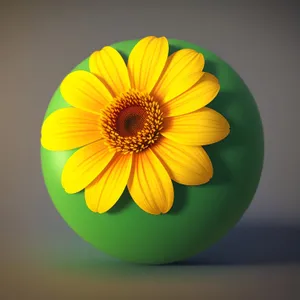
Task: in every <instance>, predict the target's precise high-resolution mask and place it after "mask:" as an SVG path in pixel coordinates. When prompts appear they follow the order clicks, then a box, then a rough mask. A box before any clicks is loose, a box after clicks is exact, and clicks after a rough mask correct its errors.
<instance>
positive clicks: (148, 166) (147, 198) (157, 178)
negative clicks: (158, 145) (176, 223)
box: [128, 149, 174, 215]
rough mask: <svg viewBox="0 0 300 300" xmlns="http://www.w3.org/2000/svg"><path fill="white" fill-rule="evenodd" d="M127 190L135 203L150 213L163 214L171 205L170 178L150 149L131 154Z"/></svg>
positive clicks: (171, 188)
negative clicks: (130, 169) (131, 161)
mask: <svg viewBox="0 0 300 300" xmlns="http://www.w3.org/2000/svg"><path fill="white" fill-rule="evenodd" d="M128 190H129V193H130V195H131V197H132V198H133V200H134V201H135V203H136V204H137V205H138V206H139V207H140V208H141V209H143V210H144V211H146V212H148V213H150V214H154V215H158V214H160V213H163V214H165V213H167V212H168V211H169V210H170V209H171V207H172V206H173V201H174V189H173V184H172V181H171V178H170V176H169V174H168V172H167V171H166V169H165V168H164V166H163V165H162V163H161V162H160V161H159V159H158V158H157V157H156V156H155V154H154V153H153V152H152V151H151V150H150V149H148V150H146V151H143V152H140V153H138V154H134V155H133V164H132V173H131V176H130V178H129V181H128Z"/></svg>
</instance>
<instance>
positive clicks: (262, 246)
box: [47, 224, 300, 280]
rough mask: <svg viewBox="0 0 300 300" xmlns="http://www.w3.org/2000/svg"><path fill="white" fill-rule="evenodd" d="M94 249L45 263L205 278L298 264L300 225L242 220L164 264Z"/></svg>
mask: <svg viewBox="0 0 300 300" xmlns="http://www.w3.org/2000/svg"><path fill="white" fill-rule="evenodd" d="M94 251H95V253H96V254H97V256H96V257H95V255H87V252H86V251H83V253H81V254H79V255H78V254H77V256H75V257H74V256H73V257H72V258H71V259H70V257H69V252H68V253H66V257H63V258H61V259H59V260H58V259H57V258H56V259H51V258H50V259H49V258H48V262H47V264H48V265H49V266H51V268H55V269H59V270H61V271H63V272H67V273H72V274H74V273H79V274H80V275H82V274H85V275H88V276H93V277H95V276H96V277H98V278H101V279H103V280H107V279H108V280H109V279H111V278H113V279H114V280H115V279H116V278H118V277H119V278H126V279H134V280H143V279H146V280H147V279H149V278H155V279H156V280H169V279H178V278H179V277H181V278H186V276H192V277H193V278H195V277H199V276H200V277H204V278H206V277H207V276H208V275H209V274H212V275H214V274H232V272H235V271H234V270H236V271H237V270H240V269H241V267H247V266H269V265H276V266H280V265H287V264H288V265H291V264H300V227H292V226H290V227H289V226H286V227H283V226H279V225H262V224H242V225H240V226H237V227H236V228H234V229H232V230H231V232H229V233H228V235H227V236H225V237H224V238H223V239H222V240H221V241H220V242H218V243H217V244H215V245H214V246H212V247H211V248H210V249H208V250H206V251H204V252H202V253H200V254H199V255H197V256H195V257H193V258H191V259H188V260H186V261H181V262H176V263H171V264H167V265H143V264H133V263H127V262H122V261H118V260H116V259H112V258H110V257H106V256H104V255H103V254H102V253H98V252H96V250H94ZM92 254H93V253H92ZM92 256H94V257H92ZM232 267H237V268H232ZM228 272H229V273H228ZM224 276H225V275H224ZM226 276H227V275H226Z"/></svg>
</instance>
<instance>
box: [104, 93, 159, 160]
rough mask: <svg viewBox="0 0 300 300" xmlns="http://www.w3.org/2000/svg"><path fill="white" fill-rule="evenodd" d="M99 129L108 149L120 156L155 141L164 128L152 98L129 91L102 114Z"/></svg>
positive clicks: (136, 151)
mask: <svg viewBox="0 0 300 300" xmlns="http://www.w3.org/2000/svg"><path fill="white" fill-rule="evenodd" d="M101 126H102V135H103V137H104V138H105V140H106V141H105V143H106V145H107V146H108V147H109V148H110V149H112V150H115V151H117V152H122V153H123V154H127V153H133V152H135V153H138V152H141V151H143V150H145V149H147V148H148V147H150V146H151V145H152V144H154V143H155V142H156V141H157V139H158V138H159V135H160V132H161V130H162V128H163V117H162V112H161V110H160V107H159V104H158V102H156V101H155V100H154V99H153V97H151V96H150V95H149V94H147V93H141V92H138V91H136V90H130V91H128V92H126V93H123V94H121V95H120V96H119V97H117V98H115V100H114V101H113V102H112V103H111V104H109V105H108V106H107V107H106V108H105V109H104V110H103V111H102V115H101Z"/></svg>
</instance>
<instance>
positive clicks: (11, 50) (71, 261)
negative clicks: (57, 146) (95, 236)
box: [0, 0, 300, 300]
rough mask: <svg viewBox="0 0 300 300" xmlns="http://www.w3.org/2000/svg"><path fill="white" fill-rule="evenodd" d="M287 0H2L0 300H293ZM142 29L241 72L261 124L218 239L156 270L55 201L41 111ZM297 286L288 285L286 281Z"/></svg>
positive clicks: (293, 64) (298, 163)
mask: <svg viewBox="0 0 300 300" xmlns="http://www.w3.org/2000/svg"><path fill="white" fill-rule="evenodd" d="M299 7H300V6H299V4H297V1H267V0H266V1H230V0H228V1H223V0H220V1H212V0H210V1H200V0H199V1H197V0H194V1H192V0H184V1H177V0H173V1H169V0H165V1H163V0H161V1H156V0H152V1H142V0H140V1H138V0H131V1H125V0H123V1H122V0H110V1H56V0H53V1H0V37H1V42H0V54H1V58H0V62H1V64H0V66H1V72H0V88H1V89H0V91H1V94H0V95H1V100H0V105H1V106H0V134H1V135H0V137H1V147H0V166H1V169H0V170H1V173H0V176H1V181H0V188H1V201H0V214H1V217H0V242H1V244H0V246H1V247H0V251H1V252H0V254H1V256H0V299H5V300H6V299H45V300H46V299H69V298H70V299H93V298H96V297H98V298H100V299H169V298H170V299H172V298H174V299H200V298H201V297H202V299H218V298H221V297H222V298H227V297H228V298H231V299H254V298H255V299H297V298H298V297H299V295H300V291H299V282H300V219H299V216H300V204H299V191H300V188H299V182H298V181H299V167H300V159H299V150H300V143H299V129H298V127H299V126H298V120H297V118H298V113H299V109H300V104H299V103H300V100H299V93H298V87H299V75H298V71H299V67H300V63H299V53H300V51H299V50H300V47H299V42H300V41H299V28H300V26H299V25H300V21H299V16H300V10H299ZM146 35H165V36H167V37H169V38H177V39H184V40H187V41H189V42H192V43H195V44H198V45H200V46H202V47H204V48H207V49H208V50H211V51H213V52H214V53H216V54H217V55H218V56H220V57H221V58H223V59H224V60H225V61H226V62H228V63H229V64H230V65H231V66H232V67H233V68H234V69H235V70H236V71H237V72H238V73H239V74H240V75H241V77H242V78H243V79H244V80H245V82H246V84H247V85H248V86H249V88H250V90H251V91H252V93H253V95H254V96H255V99H256V101H257V104H258V106H259V109H260V112H261V116H262V120H263V124H264V131H265V148H266V153H265V165H264V170H263V174H262V179H261V183H260V186H259V188H258V190H257V193H256V196H255V198H254V200H253V203H252V205H251V206H250V208H249V209H248V211H247V212H246V214H245V215H244V217H243V218H242V220H241V221H240V223H239V224H238V225H237V226H236V227H235V228H234V229H233V230H232V231H231V232H230V233H229V235H228V236H226V237H225V238H224V239H223V240H221V241H220V242H219V243H218V244H216V245H214V246H213V247H212V248H211V249H208V250H207V251H205V252H204V253H201V254H199V255H198V256H197V257H195V258H192V259H191V260H190V261H188V262H185V263H181V264H176V265H172V266H164V267H156V266H153V267H145V266H132V265H127V264H123V263H118V262H115V261H114V260H113V259H111V258H108V257H106V256H104V255H102V254H101V253H99V252H97V251H96V250H95V249H93V248H92V247H91V246H90V245H88V244H86V243H85V242H84V241H82V240H81V239H80V238H79V237H77V236H76V235H75V233H74V232H72V231H71V230H70V229H69V228H68V227H67V226H66V224H65V223H64V221H63V220H62V219H61V217H60V216H59V215H58V213H57V212H56V211H55V208H54V206H53V205H52V202H51V201H50V199H49V196H48V194H47V192H46V189H45V187H44V184H43V179H42V176H41V171H40V158H39V155H40V154H39V149H40V148H39V135H40V126H41V122H42V119H43V116H44V113H45V110H46V108H47V105H48V102H49V100H50V98H51V96H52V93H53V92H54V91H55V89H56V88H57V86H58V84H59V83H60V82H61V80H62V79H63V77H64V76H65V75H66V74H67V73H68V72H69V71H70V70H71V69H72V68H73V67H74V66H75V65H77V64H78V63H79V62H80V61H82V60H83V59H84V58H85V57H87V56H88V55H89V54H90V53H91V52H92V51H94V50H96V49H99V48H101V47H103V46H105V45H109V44H112V43H115V42H117V41H121V40H127V39H136V38H140V37H143V36H146ZM297 283H298V286H297Z"/></svg>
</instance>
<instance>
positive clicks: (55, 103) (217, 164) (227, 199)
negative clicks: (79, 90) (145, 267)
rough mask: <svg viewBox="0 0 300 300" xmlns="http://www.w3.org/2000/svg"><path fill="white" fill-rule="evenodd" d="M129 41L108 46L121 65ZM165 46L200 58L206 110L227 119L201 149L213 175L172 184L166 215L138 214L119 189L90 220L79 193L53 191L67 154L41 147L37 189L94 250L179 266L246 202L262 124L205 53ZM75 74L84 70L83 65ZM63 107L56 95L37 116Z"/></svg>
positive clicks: (231, 74) (233, 81)
mask: <svg viewBox="0 0 300 300" xmlns="http://www.w3.org/2000/svg"><path fill="white" fill-rule="evenodd" d="M136 42H137V40H135V41H125V42H120V43H117V44H114V45H112V46H113V47H114V48H116V49H117V50H118V51H120V53H121V54H122V55H123V57H124V59H125V60H127V58H128V55H129V53H130V51H131V49H132V48H133V46H134V45H135V44H136ZM169 44H170V53H172V52H174V51H177V50H179V49H182V48H190V49H194V50H196V51H199V52H201V53H202V54H203V55H204V57H205V60H206V64H205V68H204V70H205V71H207V72H210V73H212V74H214V75H215V76H216V77H217V78H218V79H219V81H220V85H221V90H220V93H219V94H218V96H217V97H216V98H215V100H214V101H213V102H212V103H211V104H210V105H209V106H210V107H212V108H214V109H216V110H217V111H218V112H220V113H221V114H223V115H224V116H225V117H226V118H227V120H228V121H229V123H230V125H231V133H230V135H229V136H228V137H227V138H226V139H225V140H223V141H222V142H219V143H217V144H214V145H210V146H206V147H205V149H206V150H207V152H208V154H209V156H210V158H211V160H212V162H213V166H214V177H213V179H212V180H211V181H210V182H209V183H208V184H205V185H202V186H198V187H187V186H182V185H179V184H176V183H174V188H175V201H174V206H173V208H172V210H171V211H170V212H169V213H168V214H166V215H159V216H154V215H150V214H147V213H145V212H144V211H142V210H141V209H140V208H139V207H138V206H137V205H136V204H135V203H134V202H133V200H132V199H131V198H130V196H129V194H128V192H127V191H125V192H124V194H123V196H122V197H121V199H119V201H118V202H117V204H116V205H115V207H113V209H111V210H110V211H109V212H107V213H105V214H97V213H93V212H92V211H90V210H89V209H88V208H87V206H86V204H85V200H84V193H83V192H80V193H78V194H74V195H68V194H66V193H65V192H64V190H63V188H62V186H61V183H60V177H61V173H62V169H63V167H64V164H65V163H66V161H67V159H68V158H69V157H70V155H71V154H72V153H74V151H64V152H52V151H48V150H45V149H43V148H42V149H41V159H42V170H43V174H44V179H45V183H46V186H47V189H48V192H49V194H50V197H51V199H52V201H53V203H54V205H55V207H56V208H57V211H58V212H59V213H60V215H61V217H62V218H63V219H64V220H65V221H66V223H67V224H68V225H69V226H70V227H71V228H72V229H73V230H74V231H75V232H76V233H77V234H78V235H80V236H81V237H82V238H83V239H84V240H85V241H87V242H89V243H91V244H92V245H94V246H95V247H97V248H98V249H99V250H101V251H102V252H104V253H107V254H109V255H111V256H113V257H116V258H119V259H121V260H125V261H131V262H136V263H148V264H163V263H170V262H174V261H180V260H183V259H186V258H189V257H191V256H193V255H196V254H197V253H199V252H200V251H202V250H204V249H206V248H207V247H209V246H211V245H212V244H214V243H215V242H217V241H218V240H219V239H220V238H221V237H222V236H223V235H225V234H226V233H227V232H228V230H230V229H231V228H232V227H233V226H234V225H235V224H236V223H237V221H238V220H239V219H240V218H241V216H242V215H243V213H244V212H245V210H246V209H247V207H248V206H249V204H250V203H251V200H252V198H253V196H254V194H255V191H256V188H257V185H258V183H259V179H260V174H261V170H262V165H263V153H264V148H263V130H262V123H261V119H260V115H259V111H258V108H257V106H256V104H255V101H254V99H253V97H252V95H251V93H250V91H249V90H248V88H247V86H246V85H245V84H244V82H243V81H242V79H241V78H240V77H239V76H238V74H237V73H236V72H235V71H234V70H233V69H232V68H231V67H230V66H228V65H227V64H226V63H225V62H224V61H222V60H221V59H220V58H218V57H217V56H215V55H214V54H213V53H211V52H209V51H207V50H205V49H202V48H200V47H198V46H196V45H193V44H190V43H187V42H184V41H178V40H169ZM75 69H76V70H78V69H82V70H89V67H88V59H86V60H84V61H83V62H82V63H80V64H79V65H78V66H77V67H76V68H75ZM195 101H197V99H195ZM67 106H68V104H67V103H66V102H65V101H64V100H63V98H62V96H61V93H60V91H59V89H58V90H57V91H56V92H55V94H54V95H53V97H52V99H51V102H50V104H49V107H48V109H47V112H46V115H45V117H47V116H48V115H49V114H50V113H51V112H53V111H55V110H57V109H59V108H62V107H67Z"/></svg>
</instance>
